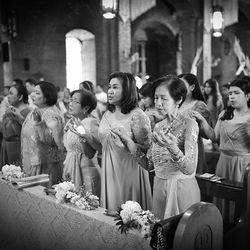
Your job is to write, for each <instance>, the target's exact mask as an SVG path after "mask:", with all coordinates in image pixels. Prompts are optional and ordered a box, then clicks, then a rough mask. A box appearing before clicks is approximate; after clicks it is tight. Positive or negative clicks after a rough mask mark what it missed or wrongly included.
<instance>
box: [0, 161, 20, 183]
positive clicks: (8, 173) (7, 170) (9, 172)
mask: <svg viewBox="0 0 250 250" xmlns="http://www.w3.org/2000/svg"><path fill="white" fill-rule="evenodd" d="M2 173H3V179H5V180H8V181H11V180H12V179H13V178H17V179H21V178H22V177H24V172H23V171H22V169H21V167H19V166H16V165H12V164H10V165H8V164H6V165H4V166H3V167H2Z"/></svg>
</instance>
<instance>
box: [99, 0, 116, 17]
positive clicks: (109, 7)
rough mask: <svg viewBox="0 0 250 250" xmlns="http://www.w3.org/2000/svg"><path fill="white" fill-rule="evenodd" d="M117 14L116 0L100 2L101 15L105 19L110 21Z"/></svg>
mask: <svg viewBox="0 0 250 250" xmlns="http://www.w3.org/2000/svg"><path fill="white" fill-rule="evenodd" d="M117 13H118V0H102V15H103V17H104V18H106V19H112V18H114V17H115V16H116V14H117Z"/></svg>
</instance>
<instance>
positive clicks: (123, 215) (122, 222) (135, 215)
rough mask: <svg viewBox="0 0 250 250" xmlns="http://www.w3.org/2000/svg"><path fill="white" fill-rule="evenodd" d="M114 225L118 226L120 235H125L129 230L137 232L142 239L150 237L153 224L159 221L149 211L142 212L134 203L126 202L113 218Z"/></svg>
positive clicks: (137, 204)
mask: <svg viewBox="0 0 250 250" xmlns="http://www.w3.org/2000/svg"><path fill="white" fill-rule="evenodd" d="M115 220H116V221H118V222H117V223H116V225H118V226H119V229H120V230H121V233H125V234H126V233H127V232H128V230H129V229H136V230H139V231H140V233H141V234H142V236H143V238H148V237H150V236H151V232H152V229H153V227H154V224H155V223H156V222H158V221H159V219H158V218H156V217H155V215H154V214H153V213H152V212H151V211H149V210H143V209H142V208H141V206H140V204H139V203H138V202H136V201H126V203H125V204H122V205H121V208H119V210H118V213H117V216H116V218H115Z"/></svg>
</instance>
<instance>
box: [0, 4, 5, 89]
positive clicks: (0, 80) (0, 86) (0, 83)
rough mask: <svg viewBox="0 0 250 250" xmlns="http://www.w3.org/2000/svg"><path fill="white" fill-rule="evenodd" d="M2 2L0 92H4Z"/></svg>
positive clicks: (0, 8) (0, 10)
mask: <svg viewBox="0 0 250 250" xmlns="http://www.w3.org/2000/svg"><path fill="white" fill-rule="evenodd" d="M1 27H2V1H0V91H2V90H3V85H4V82H3V79H4V76H3V48H2V28H1Z"/></svg>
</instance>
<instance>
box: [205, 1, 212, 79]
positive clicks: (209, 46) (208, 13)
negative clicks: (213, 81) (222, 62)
mask: <svg viewBox="0 0 250 250" xmlns="http://www.w3.org/2000/svg"><path fill="white" fill-rule="evenodd" d="M211 8H212V6H211V0H204V12H203V17H204V24H203V82H205V81H206V80H207V79H209V78H211V76H212V70H211V62H212V42H211V41H212V38H211V33H210V31H211V10H212V9H211Z"/></svg>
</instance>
